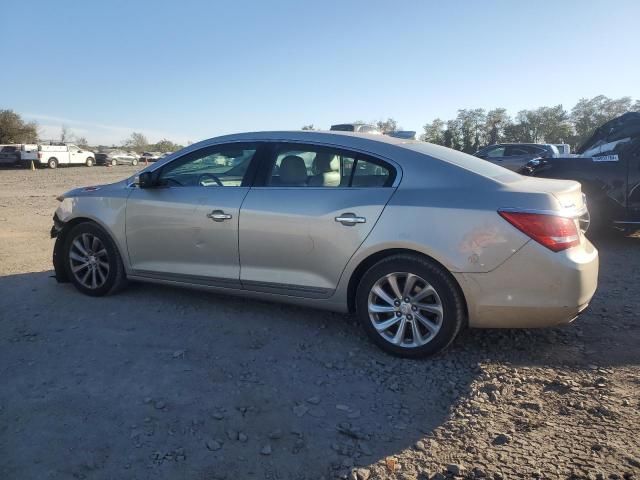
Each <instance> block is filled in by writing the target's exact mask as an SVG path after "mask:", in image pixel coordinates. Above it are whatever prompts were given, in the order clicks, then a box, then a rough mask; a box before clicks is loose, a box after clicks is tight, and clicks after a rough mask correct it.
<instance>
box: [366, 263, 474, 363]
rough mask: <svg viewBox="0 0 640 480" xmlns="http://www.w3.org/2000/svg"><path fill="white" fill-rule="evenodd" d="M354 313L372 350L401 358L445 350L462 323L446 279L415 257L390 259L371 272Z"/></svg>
mask: <svg viewBox="0 0 640 480" xmlns="http://www.w3.org/2000/svg"><path fill="white" fill-rule="evenodd" d="M356 310H357V315H358V318H359V320H360V323H361V324H362V326H363V328H364V329H365V331H366V332H367V334H368V335H369V337H370V338H371V339H372V340H373V341H374V342H375V343H376V345H378V346H379V347H380V348H382V349H383V350H385V351H386V352H389V353H391V354H394V355H397V356H401V357H412V358H417V357H424V356H427V355H431V354H434V353H437V352H439V351H441V350H443V349H445V348H446V347H447V346H448V345H449V344H450V343H451V342H452V341H453V339H454V338H455V337H456V335H457V334H458V332H459V331H460V328H461V327H462V325H463V323H464V320H465V308H464V300H463V298H462V294H461V293H460V291H459V289H458V287H457V285H456V284H455V282H454V280H453V279H452V278H451V276H450V274H449V273H448V272H447V271H446V270H444V269H443V268H442V267H440V266H439V265H437V264H436V263H435V262H432V261H429V260H428V259H425V258H423V257H420V256H418V255H394V256H391V257H387V258H385V259H383V260H381V261H379V262H378V263H376V264H375V265H374V266H373V267H371V268H370V269H369V270H368V271H367V272H366V273H365V274H364V275H363V277H362V279H361V280H360V284H359V286H358V289H357V293H356Z"/></svg>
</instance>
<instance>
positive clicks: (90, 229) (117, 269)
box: [64, 223, 126, 297]
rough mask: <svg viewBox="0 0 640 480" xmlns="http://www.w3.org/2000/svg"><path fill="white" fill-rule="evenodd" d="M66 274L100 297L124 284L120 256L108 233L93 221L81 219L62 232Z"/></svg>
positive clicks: (88, 293) (84, 290) (80, 287)
mask: <svg viewBox="0 0 640 480" xmlns="http://www.w3.org/2000/svg"><path fill="white" fill-rule="evenodd" d="M64 253H65V256H64V261H65V266H66V269H67V275H68V278H70V279H71V281H72V283H73V284H74V285H75V287H76V288H77V289H78V290H80V291H81V292H82V293H85V294H87V295H91V296H96V297H100V296H103V295H110V294H112V293H115V292H117V291H118V290H120V289H121V288H122V287H124V286H125V285H126V274H125V271H124V265H123V264H122V259H121V258H120V254H119V253H118V249H117V248H116V245H115V243H114V242H113V240H112V239H111V237H110V236H109V234H108V233H107V232H106V231H105V230H104V229H103V228H102V227H100V226H98V225H97V224H95V223H81V224H79V225H76V226H75V227H73V228H72V229H71V231H70V232H69V233H68V234H67V235H66V236H65V245H64Z"/></svg>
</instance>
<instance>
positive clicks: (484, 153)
mask: <svg viewBox="0 0 640 480" xmlns="http://www.w3.org/2000/svg"><path fill="white" fill-rule="evenodd" d="M474 155H475V156H476V157H480V158H482V159H483V160H487V161H489V162H491V163H495V164H496V165H500V166H501V167H504V168H508V169H509V170H513V171H514V172H517V171H518V170H519V169H521V168H522V167H523V166H524V165H525V164H526V163H527V162H528V161H529V160H533V159H534V158H555V157H558V156H559V155H560V154H559V152H558V147H556V146H555V145H551V144H548V143H496V144H494V145H489V146H488V147H484V148H483V149H481V150H478V151H477V152H476V153H474Z"/></svg>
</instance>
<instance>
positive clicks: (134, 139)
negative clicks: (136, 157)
mask: <svg viewBox="0 0 640 480" xmlns="http://www.w3.org/2000/svg"><path fill="white" fill-rule="evenodd" d="M123 146H124V147H126V148H130V149H131V150H134V151H136V152H138V153H142V152H144V151H145V150H147V147H148V146H149V141H148V140H147V137H145V136H144V135H143V134H142V133H139V132H133V133H132V134H131V136H130V137H129V138H127V139H126V140H125V141H124V142H123Z"/></svg>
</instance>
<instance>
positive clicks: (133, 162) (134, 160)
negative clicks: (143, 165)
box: [131, 158, 138, 167]
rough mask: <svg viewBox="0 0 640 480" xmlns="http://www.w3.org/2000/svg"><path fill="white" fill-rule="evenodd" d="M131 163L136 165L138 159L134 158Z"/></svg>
mask: <svg viewBox="0 0 640 480" xmlns="http://www.w3.org/2000/svg"><path fill="white" fill-rule="evenodd" d="M131 165H133V166H134V167H135V166H136V165H138V159H137V158H134V159H133V160H131Z"/></svg>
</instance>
